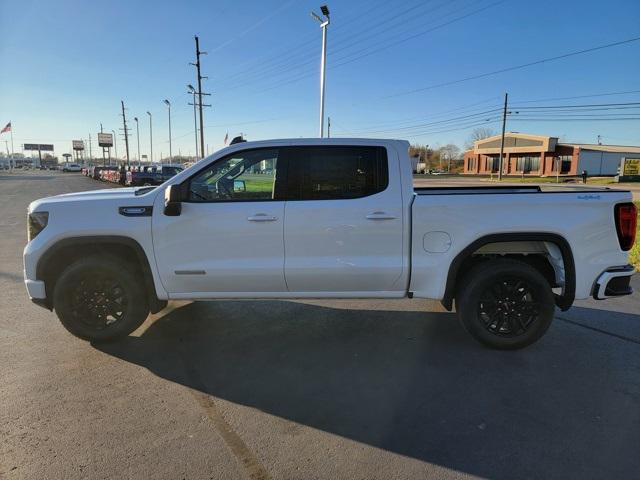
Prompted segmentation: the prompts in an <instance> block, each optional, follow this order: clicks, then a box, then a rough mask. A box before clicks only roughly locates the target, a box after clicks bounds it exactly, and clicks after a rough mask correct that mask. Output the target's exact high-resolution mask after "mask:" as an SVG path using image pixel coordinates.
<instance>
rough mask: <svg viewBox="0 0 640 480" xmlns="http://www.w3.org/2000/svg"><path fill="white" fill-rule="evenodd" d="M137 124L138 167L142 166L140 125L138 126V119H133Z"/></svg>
mask: <svg viewBox="0 0 640 480" xmlns="http://www.w3.org/2000/svg"><path fill="white" fill-rule="evenodd" d="M133 119H134V120H135V122H136V141H137V142H138V166H140V125H139V124H138V117H133Z"/></svg>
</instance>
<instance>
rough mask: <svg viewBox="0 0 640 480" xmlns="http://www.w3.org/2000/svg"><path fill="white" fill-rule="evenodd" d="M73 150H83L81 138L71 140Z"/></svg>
mask: <svg viewBox="0 0 640 480" xmlns="http://www.w3.org/2000/svg"><path fill="white" fill-rule="evenodd" d="M72 143H73V149H74V150H84V142H83V141H82V140H72Z"/></svg>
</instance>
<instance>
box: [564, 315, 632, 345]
mask: <svg viewBox="0 0 640 480" xmlns="http://www.w3.org/2000/svg"><path fill="white" fill-rule="evenodd" d="M556 318H557V319H558V320H562V321H563V322H567V323H570V324H571V325H575V326H577V327H582V328H586V329H587V330H592V331H594V332H598V333H602V334H603V335H609V336H610V337H615V338H618V339H620V340H624V341H625V342H631V343H635V344H637V345H640V339H637V338H633V337H627V336H626V335H620V334H618V333H613V332H609V331H607V330H603V329H601V328H597V327H591V326H589V325H585V324H583V323H580V322H576V321H574V320H569V319H568V318H562V317H556Z"/></svg>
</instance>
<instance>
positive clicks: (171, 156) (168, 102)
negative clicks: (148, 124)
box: [164, 98, 173, 162]
mask: <svg viewBox="0 0 640 480" xmlns="http://www.w3.org/2000/svg"><path fill="white" fill-rule="evenodd" d="M164 103H165V105H166V106H167V107H168V108H169V162H171V161H172V160H173V154H172V153H171V102H170V101H169V100H167V99H166V98H165V99H164Z"/></svg>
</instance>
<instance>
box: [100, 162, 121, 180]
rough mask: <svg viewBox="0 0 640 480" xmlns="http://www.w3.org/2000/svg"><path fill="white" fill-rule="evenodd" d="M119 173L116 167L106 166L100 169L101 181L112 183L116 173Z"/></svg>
mask: <svg viewBox="0 0 640 480" xmlns="http://www.w3.org/2000/svg"><path fill="white" fill-rule="evenodd" d="M117 171H118V167H117V166H115V165H106V166H103V167H100V180H102V181H103V182H110V181H112V180H111V179H112V178H113V176H114V172H117Z"/></svg>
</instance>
